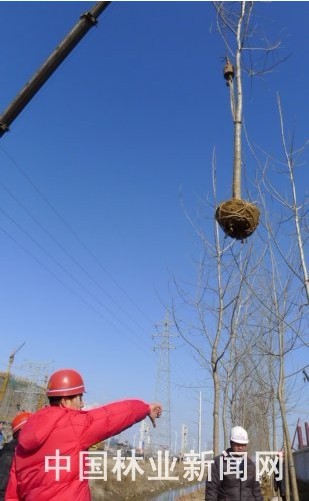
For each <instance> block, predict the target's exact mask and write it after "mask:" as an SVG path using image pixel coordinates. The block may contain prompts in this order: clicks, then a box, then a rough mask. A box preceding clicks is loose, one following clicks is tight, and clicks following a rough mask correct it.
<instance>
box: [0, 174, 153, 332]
mask: <svg viewBox="0 0 309 501" xmlns="http://www.w3.org/2000/svg"><path fill="white" fill-rule="evenodd" d="M0 186H1V187H2V188H3V189H4V190H5V191H6V193H7V194H8V195H9V196H10V197H11V198H12V199H13V200H14V201H15V202H16V203H17V204H18V205H19V206H20V207H21V208H22V209H23V210H24V211H25V212H26V214H27V215H28V216H29V217H30V218H31V219H32V221H34V222H35V223H36V224H37V225H38V226H39V228H40V229H41V230H42V231H43V232H44V233H46V234H47V235H48V236H49V238H51V240H52V241H53V242H55V243H56V244H57V245H58V247H59V248H60V249H61V250H62V252H63V253H64V254H65V255H66V256H67V257H68V258H69V259H70V260H71V261H73V263H74V264H75V265H76V266H77V267H78V268H79V269H80V270H81V271H82V272H83V273H84V274H85V275H86V276H87V277H88V278H89V279H90V280H91V281H92V282H93V283H94V284H95V285H96V286H97V287H98V288H99V289H100V290H101V291H102V292H103V293H104V294H105V295H106V296H107V297H108V299H109V300H110V301H112V302H113V303H114V304H115V305H116V306H117V307H118V308H119V309H120V310H121V311H122V312H123V313H125V314H126V315H128V316H129V318H130V319H131V320H132V321H133V322H134V323H135V324H136V325H137V326H138V327H139V328H140V329H143V327H142V326H141V324H140V323H139V322H138V321H137V320H136V319H135V318H134V317H133V316H132V315H131V314H130V313H129V312H128V311H126V310H125V308H124V307H123V306H122V305H119V304H118V302H117V301H116V300H115V298H114V297H113V296H112V295H111V294H110V293H109V292H107V291H106V290H105V289H104V287H102V285H101V284H100V283H99V282H98V281H97V280H96V279H95V278H93V276H92V275H91V274H90V273H89V272H88V271H87V270H86V269H85V268H84V266H83V265H81V264H80V263H79V262H78V261H77V259H76V258H75V257H74V256H73V255H72V254H71V253H70V252H68V251H67V249H66V248H65V247H64V246H63V245H62V243H61V242H59V240H58V239H57V238H56V237H55V236H54V235H52V233H51V232H50V231H49V230H48V229H47V228H45V227H44V226H43V225H42V223H40V221H39V220H38V219H37V218H36V217H35V216H34V215H33V214H32V213H31V212H30V210H29V209H28V208H27V207H26V206H25V205H24V204H23V203H22V202H20V200H18V198H17V197H16V196H15V195H14V194H13V193H12V192H11V190H10V189H9V188H8V187H7V186H6V185H5V184H4V183H3V182H1V181H0Z"/></svg>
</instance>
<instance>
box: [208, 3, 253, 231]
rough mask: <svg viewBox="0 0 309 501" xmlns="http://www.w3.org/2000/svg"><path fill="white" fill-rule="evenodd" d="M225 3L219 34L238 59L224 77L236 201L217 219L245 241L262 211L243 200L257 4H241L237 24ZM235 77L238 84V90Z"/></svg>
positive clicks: (218, 7)
mask: <svg viewBox="0 0 309 501" xmlns="http://www.w3.org/2000/svg"><path fill="white" fill-rule="evenodd" d="M223 3H225V2H215V7H216V10H217V14H218V26H219V31H220V33H221V35H222V37H223V39H224V41H225V42H226V46H227V49H228V51H229V53H230V54H231V56H232V57H233V58H234V59H235V69H234V66H233V64H232V63H231V62H230V60H229V58H228V57H226V65H225V66H224V78H225V80H226V84H227V86H228V87H229V89H230V100H231V112H232V118H233V123H234V160H233V189H232V198H231V199H230V200H227V201H225V202H222V203H221V204H219V205H218V207H217V209H216V220H217V221H218V223H219V225H220V226H221V228H222V229H223V231H224V233H225V234H226V235H228V236H229V237H232V238H236V239H237V240H244V239H245V238H247V237H249V236H250V235H252V233H253V232H254V231H255V229H256V228H257V226H258V224H259V216H260V211H259V209H258V208H257V207H256V205H254V204H253V203H250V202H247V201H246V200H243V199H242V198H241V170H242V150H241V130H242V115H243V90H242V75H241V56H242V51H243V49H244V41H245V40H246V37H247V36H248V26H249V21H250V15H251V10H252V6H253V2H241V3H240V4H239V5H240V14H239V15H238V16H237V19H236V21H235V22H234V20H233V17H232V15H231V12H227V11H226V10H225V9H224V6H223ZM237 3H238V2H237ZM220 24H221V26H220ZM223 27H224V28H227V29H229V30H230V31H232V33H233V35H234V37H235V42H236V51H235V50H233V49H232V48H231V46H230V45H229V44H228V43H227V38H226V37H225V35H224V33H223ZM234 76H235V82H236V85H235V87H234Z"/></svg>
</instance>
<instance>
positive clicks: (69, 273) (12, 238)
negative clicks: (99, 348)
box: [0, 207, 150, 355]
mask: <svg viewBox="0 0 309 501" xmlns="http://www.w3.org/2000/svg"><path fill="white" fill-rule="evenodd" d="M0 212H1V213H2V214H3V215H4V216H5V217H6V218H7V219H8V220H9V221H11V222H12V223H13V224H14V225H15V226H17V228H18V229H19V230H20V231H21V232H22V233H24V234H25V235H26V236H27V237H28V238H29V239H30V240H31V241H32V242H33V243H34V244H35V245H36V246H38V248H39V249H40V250H41V251H42V252H43V253H44V254H46V255H47V256H48V257H49V259H50V260H51V261H53V262H54V263H55V264H56V265H57V266H58V267H59V268H60V269H61V270H62V271H63V272H64V273H66V274H67V275H68V276H69V277H70V278H71V280H73V281H74V282H75V283H76V284H77V285H78V286H79V287H81V289H83V290H85V291H86V292H87V293H88V294H89V296H90V297H92V299H94V300H95V301H97V302H98V303H99V304H100V306H101V307H103V308H104V309H105V310H106V311H107V312H108V313H109V314H110V315H111V316H114V314H113V313H112V312H111V310H110V309H109V308H107V307H106V306H105V305H104V304H103V303H102V301H100V300H99V299H98V298H97V297H96V296H95V295H94V294H92V292H91V291H89V290H88V288H86V287H85V286H84V285H83V284H82V283H81V282H80V281H79V280H78V279H76V278H75V277H74V276H73V275H72V274H71V272H70V271H68V270H67V269H66V268H65V267H64V266H63V265H62V264H61V263H59V262H58V261H57V259H55V258H54V257H53V256H52V255H51V254H50V252H49V251H47V250H46V249H44V247H43V246H42V245H41V244H40V243H39V242H37V241H36V239H35V238H34V237H32V235H30V233H29V232H28V231H27V230H25V229H24V228H23V227H22V226H21V225H20V224H19V223H18V222H17V221H16V220H15V219H14V218H12V217H11V216H10V215H9V214H8V213H7V212H6V211H5V210H4V209H2V208H1V207H0ZM0 229H1V231H3V232H4V233H5V234H6V235H7V236H10V238H11V240H13V241H14V242H15V243H18V245H19V246H20V247H21V248H22V249H23V250H25V251H26V248H25V247H24V246H23V245H22V244H20V243H19V242H18V241H17V240H16V239H15V238H14V237H12V236H11V235H9V233H8V232H7V231H6V230H4V228H0ZM26 252H27V254H28V255H30V256H32V257H34V255H33V254H32V253H31V252H29V251H26ZM36 261H37V262H38V263H39V264H40V265H41V266H43V268H44V269H45V270H47V271H49V273H50V274H51V275H52V276H54V277H55V278H57V280H58V281H59V282H60V283H61V284H62V285H64V284H66V282H64V281H63V280H62V279H59V277H58V276H57V275H56V274H55V273H54V272H52V271H51V270H49V268H48V267H47V266H45V265H44V264H43V263H42V261H40V260H38V259H37V258H36ZM66 288H67V289H68V290H70V291H71V292H73V290H74V289H72V287H70V286H68V284H66ZM74 295H75V296H77V297H78V298H80V299H81V298H82V296H81V295H80V294H78V293H76V291H74ZM82 300H83V302H84V303H85V304H86V305H88V306H90V307H91V309H92V310H93V311H95V312H96V313H97V314H99V315H100V317H101V318H103V319H104V320H105V321H107V322H109V323H110V324H111V325H112V326H113V327H116V326H115V324H114V323H113V322H111V321H110V320H108V319H107V318H106V317H104V316H103V315H102V313H100V312H99V311H98V310H97V309H96V308H95V307H93V306H92V305H90V303H89V302H88V301H86V300H85V299H84V298H83V299H82ZM117 321H118V322H119V323H120V324H121V325H122V326H123V327H124V328H125V329H126V331H127V330H129V332H131V334H133V338H132V336H129V334H127V335H128V337H130V339H131V340H132V341H133V342H134V344H135V345H136V346H137V347H138V348H139V349H142V351H143V352H145V353H147V354H148V355H150V353H149V352H147V351H146V350H145V348H144V347H143V346H140V345H139V344H138V343H136V339H135V338H134V336H136V333H135V332H133V331H132V330H131V328H130V327H128V326H127V325H126V324H124V322H122V320H120V319H117Z"/></svg>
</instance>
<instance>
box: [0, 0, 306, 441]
mask: <svg viewBox="0 0 309 501" xmlns="http://www.w3.org/2000/svg"><path fill="white" fill-rule="evenodd" d="M92 5H93V3H92V2H74V1H73V2H0V13H1V16H0V18H1V33H2V40H3V43H2V44H1V63H2V71H1V76H0V88H1V93H0V108H1V110H2V111H3V110H4V109H5V108H6V107H7V106H8V104H9V103H10V102H11V100H12V99H13V98H14V97H15V96H16V94H17V93H18V92H19V91H20V90H21V88H22V87H23V86H24V84H25V83H26V82H27V81H28V80H29V79H30V78H31V77H32V75H33V74H34V72H35V71H36V70H37V69H38V67H39V66H40V65H41V64H42V62H43V61H44V60H45V59H46V58H47V57H48V56H49V54H50V53H51V51H52V50H53V49H54V48H55V47H56V45H57V44H58V43H59V42H60V41H61V40H62V39H63V37H64V36H65V35H66V34H67V33H68V31H69V30H70V29H71V28H72V26H73V25H74V24H75V22H76V21H77V20H78V18H79V16H80V14H81V13H83V12H85V11H86V10H87V9H89V8H90V7H91V6H92ZM308 9H309V6H308V3H307V2H293V3H292V2H265V3H262V2H261V3H260V2H258V3H257V6H256V14H257V19H258V22H260V24H261V26H262V27H263V28H264V29H265V31H266V32H267V33H268V34H269V35H270V38H273V39H278V38H281V39H282V41H283V49H282V55H283V56H286V55H288V54H289V55H290V57H289V58H288V60H287V61H286V62H285V63H284V64H283V65H281V66H279V67H277V68H275V70H274V71H273V72H272V73H270V74H268V75H265V76H263V77H261V78H260V79H256V80H254V81H253V83H252V85H250V83H249V82H248V81H246V87H245V99H246V101H245V103H246V109H245V111H246V120H247V122H246V123H247V126H248V129H249V131H250V134H251V136H252V137H254V141H255V143H256V144H258V145H260V146H261V148H263V149H264V150H265V151H267V152H269V153H270V154H271V155H274V156H276V155H280V154H281V150H280V133H279V120H278V112H277V108H276V92H277V91H279V92H280V95H281V99H282V102H283V105H284V112H285V116H286V118H287V120H288V123H289V125H290V126H291V127H292V128H293V130H294V131H295V135H296V136H297V140H298V143H299V144H303V143H304V141H305V140H306V138H307V136H306V134H307V131H308V106H307V104H306V103H307V100H308V97H307V95H308V68H307V64H306V62H307V60H308V41H307V19H308ZM224 56H225V48H224V46H223V42H222V40H221V39H220V38H219V36H218V34H217V33H216V31H215V14H214V10H213V7H212V4H211V3H210V2H148V1H147V2H113V3H112V4H111V5H110V6H109V7H108V9H107V10H106V11H105V13H103V14H102V15H101V17H100V20H99V23H98V26H97V27H96V28H94V29H92V30H91V31H90V32H89V33H88V34H87V35H86V37H85V38H84V39H83V40H82V41H81V42H80V44H79V45H78V47H77V48H75V50H74V51H73V53H72V54H71V55H70V56H69V57H68V59H67V60H66V61H65V62H64V63H63V64H62V65H61V66H60V68H58V70H57V71H56V73H55V74H54V75H53V76H52V77H51V78H50V80H49V81H48V82H47V83H46V84H45V85H44V87H43V88H42V89H41V91H40V92H39V93H38V94H37V95H36V96H35V98H34V99H33V100H32V101H31V103H30V104H29V105H28V106H27V107H26V109H25V110H24V111H23V112H22V113H21V115H20V116H19V117H18V118H17V119H16V120H15V122H14V123H13V124H12V126H11V128H10V132H9V133H7V134H6V135H5V136H3V138H2V139H1V143H0V173H1V177H0V183H1V185H0V188H1V202H0V209H1V213H0V226H1V229H2V231H1V233H0V245H1V262H0V267H1V268H0V273H1V287H0V309H1V331H2V336H1V345H2V346H1V351H0V369H1V370H5V367H6V365H7V361H8V357H9V355H10V353H11V352H12V350H14V349H16V348H17V347H18V346H19V345H20V344H21V343H22V342H24V341H26V344H25V346H24V347H23V348H22V350H21V351H20V352H19V353H18V354H17V355H16V359H15V363H14V367H13V372H16V373H18V374H21V373H22V372H23V370H24V369H23V364H24V362H25V360H27V361H31V362H34V363H41V364H42V363H48V364H50V367H51V368H52V370H53V369H56V368H60V367H65V366H68V367H73V368H76V369H78V370H79V371H81V372H82V373H83V374H84V377H85V381H86V384H87V389H88V393H87V399H88V401H89V403H91V402H106V401H110V400H115V399H118V398H122V397H139V398H143V399H145V400H148V401H152V400H153V394H154V388H155V381H156V370H157V354H156V353H155V352H154V351H153V346H154V342H153V340H152V335H153V334H155V333H156V332H157V331H156V328H155V324H156V323H160V322H162V321H163V319H164V317H165V306H166V305H167V304H168V303H169V281H170V280H171V278H172V276H173V275H175V276H180V275H181V276H182V277H185V278H188V279H189V278H190V277H191V278H192V258H193V257H195V256H196V255H197V252H198V242H197V241H196V238H195V236H194V233H193V231H192V228H191V227H190V225H189V224H188V222H187V221H186V218H185V215H184V212H183V209H182V206H181V202H180V194H182V196H183V198H184V200H185V204H186V207H187V208H188V210H190V211H192V213H195V211H196V210H197V205H198V200H199V199H201V198H202V197H205V196H207V194H208V193H210V192H211V156H212V150H213V147H214V146H216V151H217V162H218V172H219V193H218V196H219V198H221V199H225V198H227V197H229V196H230V184H231V176H230V164H231V161H230V157H231V150H232V124H231V118H230V109H229V105H228V90H227V88H226V86H225V83H224V80H223V78H222V58H223V57H224ZM274 131H275V134H274ZM248 161H249V160H248ZM250 161H252V159H251V160H250ZM302 175H303V174H302ZM305 176H306V178H305V179H302V183H301V184H302V187H304V188H305V186H306V185H307V186H308V179H309V176H308V173H306V174H305ZM12 194H13V196H14V198H13V197H12ZM25 208H26V209H27V212H26V211H25ZM38 223H39V224H38ZM29 235H30V236H29ZM64 249H65V250H64ZM175 345H176V346H177V348H176V349H175V350H173V351H172V353H171V368H172V372H171V380H172V382H173V385H172V398H173V405H174V407H173V409H174V410H173V412H174V417H173V428H174V429H176V430H178V433H179V434H180V425H181V423H183V422H185V423H187V424H188V425H189V427H191V428H194V427H195V426H196V425H195V424H194V421H196V420H197V409H198V400H197V396H198V391H199V389H200V388H201V386H203V387H206V388H207V387H208V385H209V381H208V380H207V377H206V376H205V374H204V373H203V371H202V370H201V369H200V368H199V367H198V366H196V364H195V363H194V361H192V359H191V358H190V356H189V353H188V350H187V349H186V347H185V346H183V345H182V344H181V343H180V342H179V340H175ZM175 383H177V384H175ZM185 386H193V387H195V389H193V388H191V389H190V388H185ZM306 391H307V395H308V388H307V389H306ZM205 393H207V394H209V390H207V389H206V392H205ZM183 401H186V403H187V405H186V408H185V409H184V408H183V405H182V403H183ZM307 402H308V397H307ZM204 418H205V422H206V423H207V422H208V423H209V427H208V428H207V426H205V429H206V433H205V435H207V430H209V437H210V435H211V406H209V405H208V404H207V398H205V402H204ZM209 437H207V436H206V437H205V440H206V439H207V438H209Z"/></svg>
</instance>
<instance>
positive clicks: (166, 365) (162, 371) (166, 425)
mask: <svg viewBox="0 0 309 501" xmlns="http://www.w3.org/2000/svg"><path fill="white" fill-rule="evenodd" d="M156 327H160V328H163V330H162V331H161V332H159V333H158V334H155V335H154V336H153V339H154V338H160V340H161V341H160V342H159V344H158V345H157V346H155V347H154V350H155V351H158V352H159V360H158V372H157V381H156V389H155V400H156V401H158V402H160V403H161V404H162V407H163V412H162V416H161V418H160V421H159V423H158V428H157V430H156V433H155V437H156V438H155V443H156V445H157V447H158V449H165V450H171V382H170V350H171V349H173V348H174V346H172V345H171V343H170V338H171V337H172V334H171V333H170V321H169V317H168V314H166V316H165V320H164V321H163V324H158V325H157V326H156Z"/></svg>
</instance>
